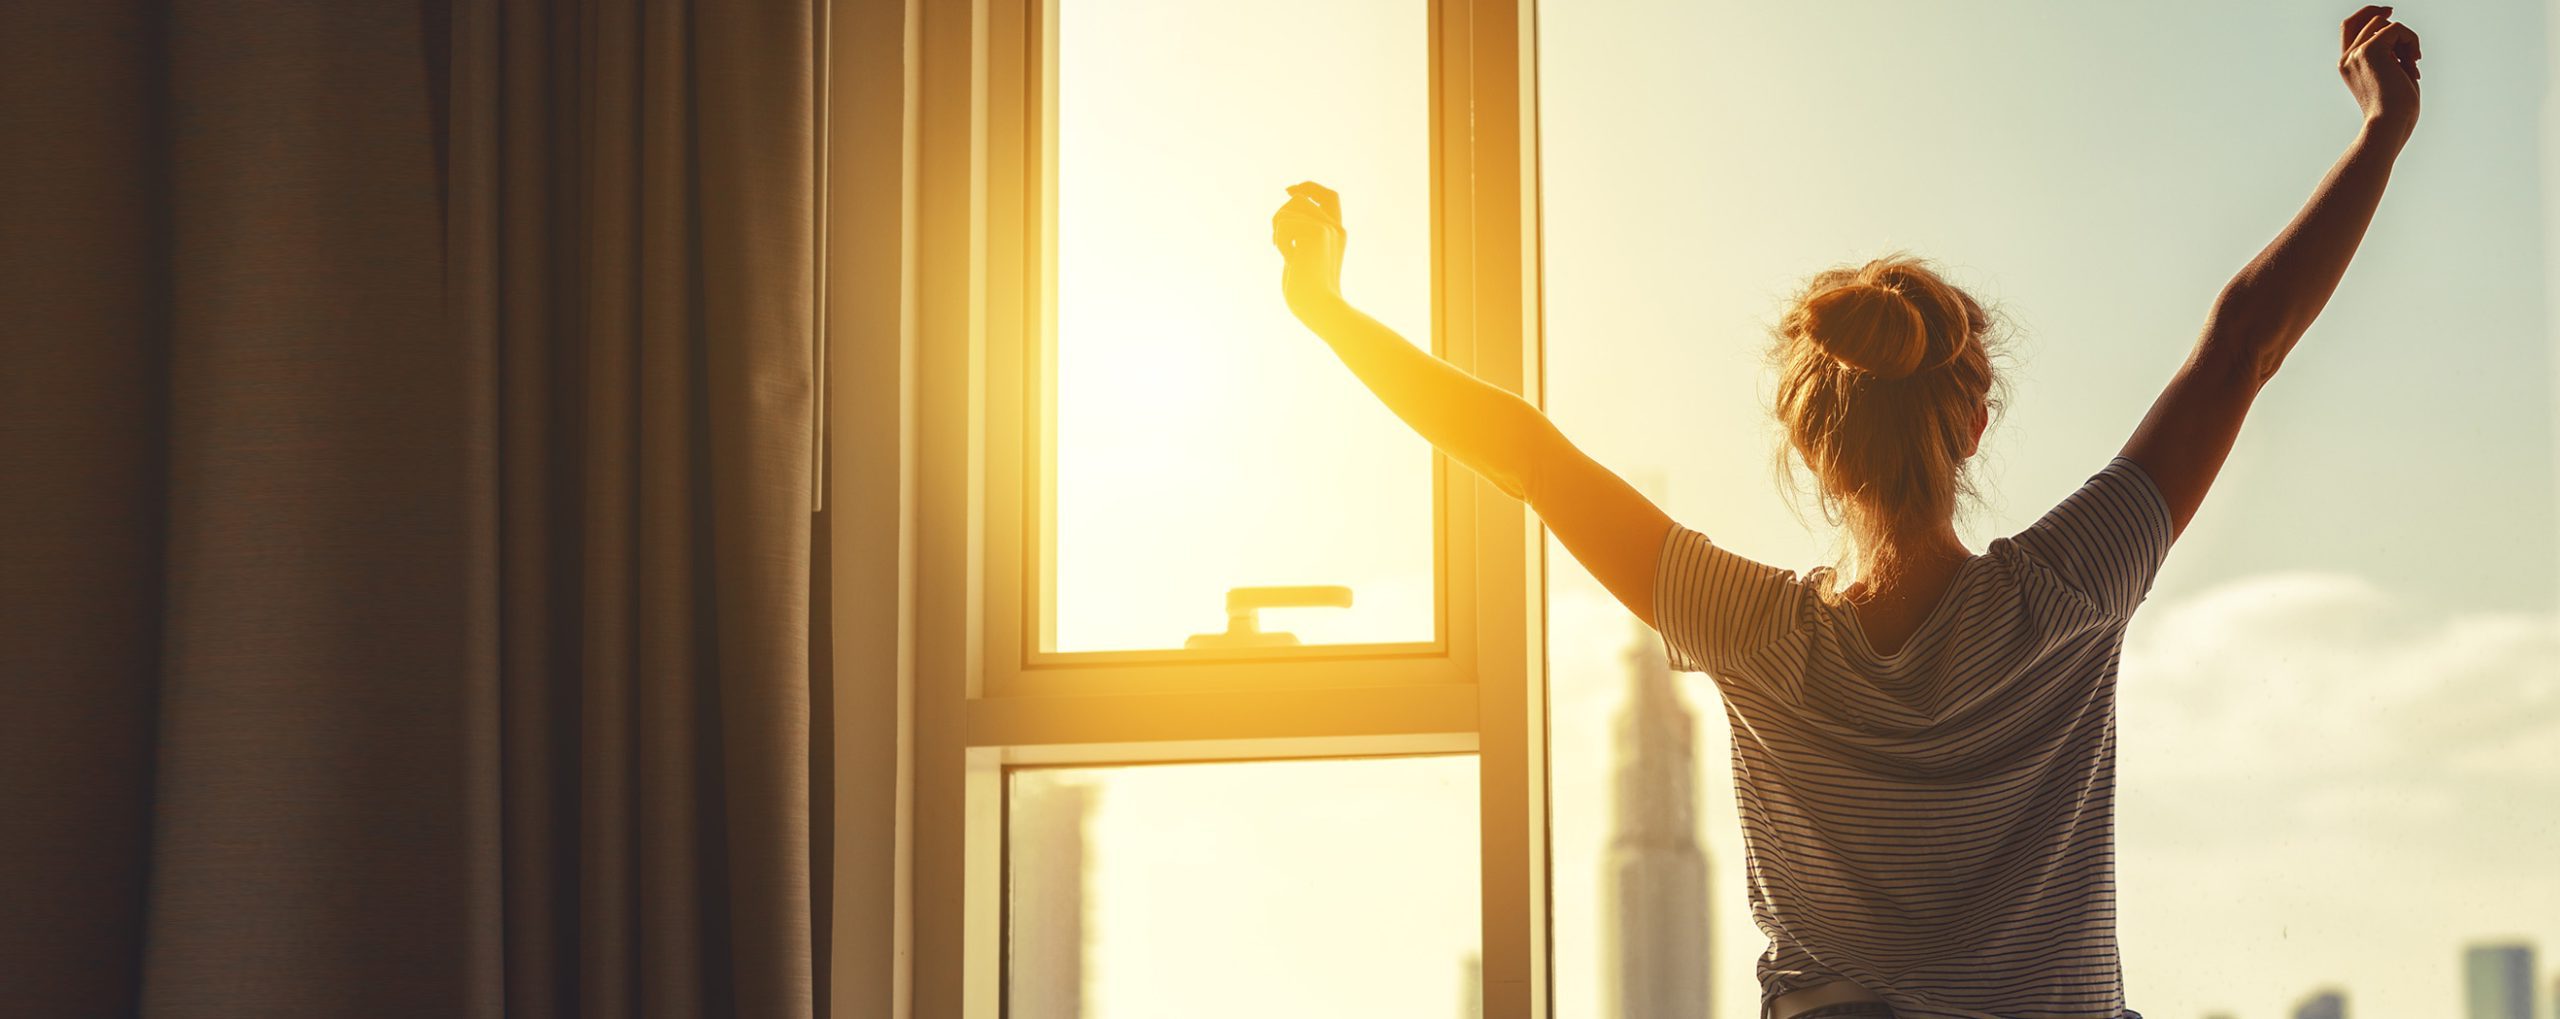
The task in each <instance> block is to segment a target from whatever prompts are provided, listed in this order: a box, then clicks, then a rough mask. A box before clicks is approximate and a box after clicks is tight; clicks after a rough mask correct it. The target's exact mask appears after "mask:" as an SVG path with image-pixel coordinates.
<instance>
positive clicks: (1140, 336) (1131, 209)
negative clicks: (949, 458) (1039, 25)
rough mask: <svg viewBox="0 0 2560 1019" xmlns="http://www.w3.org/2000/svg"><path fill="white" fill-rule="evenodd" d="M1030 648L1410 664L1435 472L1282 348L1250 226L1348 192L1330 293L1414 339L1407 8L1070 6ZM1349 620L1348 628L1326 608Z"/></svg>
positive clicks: (1316, 3)
mask: <svg viewBox="0 0 2560 1019" xmlns="http://www.w3.org/2000/svg"><path fill="white" fill-rule="evenodd" d="M1056 17H1057V26H1056V32H1057V37H1056V68H1057V70H1056V79H1055V87H1056V90H1057V91H1056V96H1055V99H1056V118H1057V119H1056V123H1055V130H1056V142H1057V145H1056V153H1057V155H1056V158H1057V165H1056V167H1055V172H1056V187H1057V192H1056V220H1055V229H1056V240H1055V243H1056V266H1057V276H1056V293H1055V314H1056V320H1055V326H1056V332H1055V336H1056V341H1055V342H1056V350H1055V383H1054V385H1055V391H1054V395H1053V403H1052V406H1051V408H1050V411H1051V413H1050V416H1049V419H1048V422H1047V424H1048V427H1049V428H1050V432H1049V435H1048V439H1049V440H1050V441H1051V442H1053V443H1054V446H1053V453H1052V454H1051V456H1052V460H1053V467H1054V472H1053V476H1052V477H1051V478H1049V479H1048V480H1049V482H1050V492H1051V495H1050V499H1049V501H1048V503H1047V505H1046V506H1045V507H1044V510H1045V511H1046V512H1048V513H1049V514H1051V516H1050V517H1049V518H1048V522H1049V523H1050V525H1051V527H1050V534H1051V535H1052V537H1051V547H1050V548H1048V549H1047V552H1048V553H1049V557H1050V558H1049V562H1048V565H1047V567H1046V573H1047V577H1046V581H1045V583H1044V584H1043V585H1041V587H1040V590H1041V591H1042V593H1043V598H1042V601H1041V604H1040V606H1038V608H1039V613H1035V616H1043V617H1044V619H1045V623H1046V625H1045V626H1043V627H1042V638H1041V640H1040V641H1039V642H1038V643H1039V646H1040V647H1041V648H1042V649H1044V650H1052V651H1101V650H1123V649H1162V648H1180V647H1184V646H1186V644H1190V643H1192V640H1191V638H1192V637H1193V636H1195V635H1205V636H1213V637H1216V636H1218V635H1223V637H1219V639H1212V640H1209V641H1206V642H1205V643H1207V644H1209V645H1211V646H1219V647H1240V646H1241V647H1250V646H1254V645H1255V643H1256V642H1257V641H1268V640H1270V639H1273V638H1269V637H1254V636H1249V635H1246V634H1244V633H1243V632H1242V631H1241V628H1238V627H1232V626H1230V623H1229V612H1228V607H1227V606H1228V600H1227V599H1228V592H1229V591H1230V590H1231V589H1235V588H1247V587H1330V588H1346V589H1348V591H1347V595H1345V594H1343V593H1340V592H1331V593H1327V592H1308V591H1299V592H1276V593H1274V592H1266V593H1265V596H1264V600H1265V601H1266V602H1270V603H1279V604H1284V605H1296V606H1299V607H1283V608H1278V609H1273V610H1267V611H1265V612H1263V614H1262V617H1261V618H1260V619H1258V620H1256V621H1255V622H1254V623H1253V629H1255V630H1259V631H1264V632H1267V633H1286V634H1289V635H1291V636H1292V637H1293V638H1294V639H1295V640H1296V641H1298V642H1302V643H1308V644H1334V643H1399V642H1429V641H1432V640H1434V639H1435V637H1436V633H1435V625H1436V617H1435V612H1434V605H1433V592H1434V589H1435V586H1436V585H1435V583H1434V576H1433V569H1434V536H1433V502H1432V500H1433V495H1432V472H1431V451H1430V448H1429V447H1428V446H1427V445H1425V444H1424V443H1423V442H1422V441H1421V440H1419V439H1418V438H1416V437H1414V436H1413V435H1412V434H1411V433H1410V432H1408V431H1407V430H1406V429H1405V428H1404V427H1403V426H1402V425H1401V424H1400V423H1398V422H1397V421H1396V420H1395V418H1394V416H1393V415H1391V414H1390V413H1388V412H1387V411H1386V410H1385V409H1384V408H1383V407H1381V406H1380V405H1379V404H1378V402H1377V401H1376V400H1374V399H1372V398H1371V397H1370V396H1369V394H1368V392H1367V391H1366V390H1364V389H1363V388H1361V386H1360V383H1359V382H1358V381H1357V380H1356V379H1354V378H1353V377H1352V375H1351V374H1350V372H1348V371H1347V370H1345V369H1344V368H1343V367H1342V365H1341V364H1339V363H1338V362H1336V361H1335V360H1334V358H1333V355H1332V353H1331V352H1330V351H1328V350H1327V349H1326V347H1325V345H1324V343H1323V342H1322V341H1321V340H1319V339H1317V338H1316V337H1315V336H1314V335H1313V334H1311V333H1309V332H1308V331H1307V330H1306V329H1305V328H1304V327H1302V326H1300V325H1299V324H1298V322H1297V321H1296V319H1295V318H1293V317H1292V316H1291V315H1290V313H1289V310H1288V308H1287V306H1286V305H1285V304H1284V303H1283V302H1282V300H1281V296H1280V285H1279V281H1280V258H1279V254H1278V253H1277V252H1276V251H1274V250H1273V249H1272V247H1271V243H1270V236H1271V228H1270V219H1271V214H1272V212H1273V211H1274V210H1276V209H1277V208H1279V206H1280V203H1281V202H1283V201H1284V200H1286V198H1287V195H1286V194H1284V193H1283V190H1282V189H1284V188H1286V187H1287V186H1288V185H1290V184H1294V183H1297V182H1298V181H1301V180H1316V181H1320V182H1322V183H1325V184H1327V185H1330V186H1332V187H1334V188H1335V189H1337V190H1338V191H1340V192H1341V194H1342V195H1343V202H1344V208H1345V211H1346V214H1347V216H1348V218H1349V221H1350V232H1351V242H1350V247H1349V249H1348V252H1347V257H1346V259H1345V265H1344V269H1343V288H1344V290H1345V292H1346V293H1347V294H1348V295H1350V296H1351V297H1352V298H1353V299H1354V300H1356V301H1358V302H1359V304H1360V305H1361V307H1362V308H1364V309H1365V310H1367V311H1369V312H1370V313H1371V314H1373V315H1375V316H1377V317H1378V318H1379V319H1380V320H1381V321H1383V322H1386V323H1387V324H1388V325H1390V326H1392V327H1394V328H1396V329H1397V330H1399V331H1400V332H1402V333H1404V334H1405V335H1406V336H1407V337H1409V338H1411V339H1413V340H1414V341H1415V342H1417V343H1429V342H1430V337H1431V328H1432V323H1431V283H1432V276H1431V245H1430V226H1431V191H1430V172H1431V158H1430V109H1429V101H1430V89H1429V84H1430V82H1429V69H1430V40H1429V35H1428V29H1429V10H1428V6H1427V5H1426V4H1425V3H1423V2H1422V0H1404V2H1395V3H1380V2H1375V0H1220V2H1217V3H1200V2H1197V0H1064V2H1062V3H1060V5H1059V8H1058V11H1057V15H1056ZM1345 597H1347V599H1348V601H1349V604H1348V605H1347V606H1343V605H1340V604H1336V603H1338V602H1340V601H1341V600H1343V599H1344V598H1345Z"/></svg>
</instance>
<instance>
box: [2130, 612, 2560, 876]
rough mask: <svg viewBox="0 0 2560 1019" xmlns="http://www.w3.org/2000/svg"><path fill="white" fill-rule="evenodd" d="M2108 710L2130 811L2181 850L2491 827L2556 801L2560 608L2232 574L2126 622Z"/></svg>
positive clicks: (2559, 790) (2559, 792)
mask: <svg viewBox="0 0 2560 1019" xmlns="http://www.w3.org/2000/svg"><path fill="white" fill-rule="evenodd" d="M2118 711H2119V714H2118V720H2119V743H2120V747H2121V750H2120V754H2121V756H2120V762H2121V766H2122V769H2123V772H2122V775H2121V776H2120V778H2121V790H2122V791H2123V792H2124V793H2125V795H2126V797H2127V800H2128V804H2129V805H2128V810H2129V811H2131V812H2134V813H2137V814H2138V815H2141V816H2143V817H2144V818H2145V819H2146V820H2151V819H2154V818H2156V819H2157V820H2159V821H2162V822H2165V823H2166V824H2167V825H2168V828H2167V831H2168V832H2175V833H2176V834H2177V835H2178V836H2179V837H2180V838H2181V839H2182V840H2192V839H2196V838H2200V837H2202V838H2207V839H2208V840H2210V835H2211V834H2212V833H2214V832H2231V833H2256V834H2258V835H2260V836H2263V835H2264V834H2266V833H2268V832H2270V831H2278V830H2283V831H2292V832H2300V831H2320V832H2330V833H2346V834H2351V835H2352V834H2359V833H2361V834H2368V835H2370V834H2374V833H2379V832H2390V831H2395V830H2411V831H2435V832H2439V833H2442V832H2445V831H2446V830H2447V829H2448V828H2454V829H2474V828H2483V827H2484V826H2485V827H2486V828H2496V827H2498V825H2497V823H2496V821H2495V819H2494V818H2492V817H2488V816H2485V815H2487V814H2491V813H2495V812H2500V811H2510V810H2512V808H2514V807H2516V806H2518V805H2522V804H2530V803H2532V802H2534V801H2536V800H2537V799H2538V800H2539V802H2542V803H2550V802H2560V616H2555V615H2546V614H2533V613H2488V612H2483V613H2452V612H2443V611H2428V610H2427V609H2426V608H2425V607H2423V606H2417V605H2411V604H2408V603H2406V602H2404V601H2402V600H2400V599H2397V598H2394V597H2393V596H2392V595H2391V594H2390V593H2389V592H2387V591H2385V590H2383V589H2381V588H2379V587H2377V586H2375V585H2374V584H2372V583H2371V582H2369V581H2366V580H2364V579H2362V578H2359V577H2354V576H2348V575H2341V574H2332V573H2285V574H2269V575H2261V576H2256V577H2249V578H2244V579H2241V580H2237V581H2233V582H2230V583H2227V584H2224V585H2221V586H2219V587H2215V588H2212V589H2210V590H2207V591H2204V592H2201V593H2199V594H2196V595H2194V596H2191V597H2188V598H2184V599H2180V600H2177V601H2174V602H2168V603H2165V604H2157V603H2155V604H2152V605H2150V606H2147V607H2146V608H2145V610H2144V612H2143V613H2142V615H2140V616H2137V617H2136V619H2135V621H2134V624H2133V628H2132V632H2131V633H2129V634H2128V636H2127V641H2126V646H2125V658H2124V666H2123V671H2122V679H2121V687H2120V692H2119V706H2118ZM2533 812H2534V813H2547V810H2536V811H2533ZM2164 833H2166V832H2164ZM2477 834H2482V835H2484V836H2485V835H2486V834H2487V832H2486V831H2485V829H2484V831H2482V832H2479V833H2477ZM2507 834H2508V835H2514V834H2517V832H2515V831H2512V830H2510V831H2508V832H2507ZM2543 848H2544V849H2546V850H2548V849H2550V848H2553V844H2552V843H2551V841H2550V840H2549V839H2547V838H2546V839H2545V841H2544V844H2543Z"/></svg>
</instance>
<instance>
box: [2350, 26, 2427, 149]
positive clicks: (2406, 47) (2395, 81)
mask: <svg viewBox="0 0 2560 1019" xmlns="http://www.w3.org/2000/svg"><path fill="white" fill-rule="evenodd" d="M2339 37H2340V39H2341V40H2343V42H2342V45H2341V46H2340V47H2339V50H2338V76H2339V77H2341V78H2345V79H2346V80H2347V91H2349V92H2352V93H2354V94H2355V97H2356V105H2357V106H2358V107H2359V108H2361V109H2363V110H2364V121H2365V123H2366V124H2367V125H2368V126H2373V127H2380V128H2384V129H2388V130H2390V131H2393V132H2396V133H2398V134H2401V135H2404V136H2405V135H2406V134H2408V133H2409V130H2410V129H2411V128H2413V127H2415V126H2417V123H2418V33H2416V32H2413V31H2410V29H2409V26H2407V25H2404V24H2401V23H2399V22H2396V21H2393V20H2391V8H2389V7H2382V6H2371V7H2365V8H2363V9H2361V10H2358V11H2356V12H2355V13H2354V14H2351V15H2348V16H2347V21H2346V24H2345V25H2343V26H2341V27H2340V34H2339Z"/></svg>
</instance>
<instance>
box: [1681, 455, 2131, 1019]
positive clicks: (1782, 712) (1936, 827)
mask: <svg viewBox="0 0 2560 1019" xmlns="http://www.w3.org/2000/svg"><path fill="white" fill-rule="evenodd" d="M2170 538H2171V527H2170V520H2169V514H2168V510H2167V506H2166V504H2165V502H2164V501H2163V500H2162V498H2161V496H2160V492H2159V490H2158V489H2157V487H2156V486H2155V485H2153V483H2152V482H2151V480H2150V478H2149V477H2148V476H2147V475H2145V474H2144V473H2143V472H2142V470H2141V468H2140V467H2138V466H2136V465H2135V464H2134V463H2133V462H2132V461H2130V460H2125V459H2123V458H2118V459H2117V460H2115V461H2114V462H2113V463H2110V464H2109V465H2108V466H2107V467H2106V469H2105V470H2103V471H2101V472H2099V474H2098V475H2096V476H2095V477H2093V478H2091V479H2090V481H2089V483H2088V484H2087V485H2085V486H2083V487H2082V488H2081V489H2080V490H2079V491H2077V492H2075V493H2073V495H2072V496H2071V497H2070V498H2069V499H2066V500H2064V502H2063V503H2062V504H2061V505H2060V506H2057V507H2055V508H2054V510H2053V511H2052V512H2051V513H2048V514H2046V515H2045V517H2044V518H2043V519H2041V520H2039V521H2037V522H2036V523H2035V524H2034V525H2032V526H2031V527H2029V528H2028V529H2027V530H2026V531H2024V532H2021V533H2020V534H2019V535H2018V536H2016V537H2015V538H2004V539H2000V540H1997V541H1994V542H1992V543H1991V544H1990V546H1989V548H1988V549H1987V550H1986V551H1985V552H1984V553H1983V554H1982V555H1979V556H1975V557H1973V558H1971V559H1968V560H1966V561H1964V562H1963V563H1962V564H1961V565H1960V566H1959V567H1958V569H1957V571H1956V575H1955V577H1954V579H1953V581H1952V582H1951V583H1949V584H1948V585H1947V587H1946V590H1945V591H1944V593H1943V595H1941V596H1940V598H1939V599H1938V600H1937V601H1936V603H1935V604H1934V605H1933V606H1931V608H1930V609H1929V611H1928V613H1927V615H1926V617H1925V618H1924V619H1923V620H1922V621H1921V622H1920V625H1919V626H1917V627H1916V628H1915V629H1914V630H1913V632H1912V633H1911V635H1910V637H1909V639H1908V640H1907V641H1905V642H1903V643H1902V645H1901V646H1899V647H1898V648H1896V649H1895V650H1894V651H1893V653H1891V654H1882V653H1879V652H1878V651H1877V649H1876V648H1874V647H1873V646H1871V645H1870V644H1869V643H1868V642H1867V640H1866V635H1865V633H1864V631H1863V628H1862V627H1861V626H1860V625H1859V623H1858V620H1857V618H1856V616H1855V614H1854V610H1853V609H1851V608H1850V607H1848V606H1846V605H1841V604H1838V603H1836V602H1833V601H1828V600H1826V599H1824V598H1822V597H1821V596H1820V588H1821V586H1822V584H1823V582H1824V580H1825V579H1826V578H1824V577H1822V576H1821V574H1822V573H1823V570H1821V569H1816V570H1814V571H1811V572H1809V573H1807V574H1805V575H1803V576H1798V575H1797V574H1794V573H1792V572H1789V571H1784V570H1778V569H1774V568H1771V567H1768V566H1764V565H1761V564H1758V563H1754V562H1752V561H1750V560H1748V559H1745V558H1742V557H1740V556H1736V555H1733V554H1732V553H1730V552H1727V551H1725V550H1723V549H1721V548H1718V547H1716V546H1715V545H1714V544H1712V543H1711V542H1709V541H1707V540H1706V538H1705V537H1704V536H1702V535H1699V534H1698V533H1697V532H1694V531H1690V530H1688V529H1686V528H1676V529H1674V530H1673V531H1672V533H1671V534H1670V535H1669V536H1668V537H1667V538H1666V539H1665V541H1664V546H1663V549H1662V563H1661V568H1660V570H1659V572H1658V574H1657V576H1658V588H1657V593H1656V609H1657V616H1658V622H1659V624H1660V628H1661V630H1662V633H1663V636H1664V640H1665V644H1666V646H1667V648H1668V649H1669V652H1670V655H1671V659H1672V662H1673V664H1674V666H1675V667H1678V668H1683V669H1689V670H1696V671H1705V672H1707V673H1709V674H1710V675H1712V676H1713V677H1714V678H1715V680H1716V682H1717V685H1718V686H1719V688H1720V689H1721V690H1722V691H1723V693H1724V702H1725V705H1726V710H1727V712H1728V714H1729V716H1730V718H1731V720H1732V722H1733V730H1734V739H1733V753H1734V767H1735V771H1736V776H1737V778H1738V779H1740V781H1738V782H1737V797H1738V799H1737V804H1738V805H1739V807H1740V810H1741V814H1742V822H1743V835H1744V844H1745V849H1746V852H1747V855H1748V860H1749V869H1750V874H1751V882H1750V896H1751V902H1752V910H1753V914H1754V919H1755V920H1756V921H1757V922H1758V923H1759V925H1760V926H1761V928H1762V929H1763V930H1765V931H1767V932H1768V933H1769V935H1770V940H1771V946H1770V949H1769V951H1768V952H1767V953H1765V954H1764V955H1763V956H1762V957H1761V960H1760V971H1761V985H1762V991H1763V996H1764V998H1773V997H1775V996H1777V995H1778V994H1781V993H1784V992H1786V991H1790V990H1796V989H1800V988H1804V987H1810V986H1816V985H1820V984H1824V983H1828V982H1831V981H1834V980H1842V979H1845V980H1851V981H1855V982H1857V983H1858V984H1860V985H1863V986H1865V987H1868V988H1871V989H1874V990H1875V991H1876V992H1877V993H1878V994H1880V995H1881V996H1883V997H1884V998H1885V999H1886V1000H1887V1001H1888V1002H1889V1003H1890V1004H1891V1005H1892V1007H1893V1008H1894V1010H1895V1013H1896V1014H1897V1015H1910V1016H1993V1015H2015V1014H2020V1013H2021V1012H2032V1013H2035V1014H2047V1015H2055V1016H2091V1017H2109V1019H2112V1017H2117V1016H2122V1015H2126V1014H2128V1013H2127V1012H2126V1011H2125V1009H2124V996H2123V983H2122V976H2121V972H2120V970H2119V965H2118V962H2117V954H2116V944H2115V893H2114V867H2113V859H2114V838H2113V833H2114V810H2113V796H2112V790H2113V788H2114V783H2113V772H2114V768H2115V728H2114V714H2115V713H2114V708H2113V704H2114V696H2115V670H2116V661H2117V656H2118V652H2119V649H2120V647H2121V643H2122V638H2123V633H2124V624H2125V621H2126V620H2127V618H2128V617H2129V616H2130V615H2131V612H2132V609H2133V606H2134V605H2136V604H2138V603H2139V602H2140V601H2141V599H2142V595H2143V593H2144V591H2146V590H2147V589H2148V587H2149V585H2150V581H2151V578H2152V576H2153V575H2154V573H2155V572H2156V571H2157V569H2158V567H2159V564H2160V561H2161V558H2162V557H2163V556H2165V555H2166V553H2167V551H2168V548H2169V544H2170Z"/></svg>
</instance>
